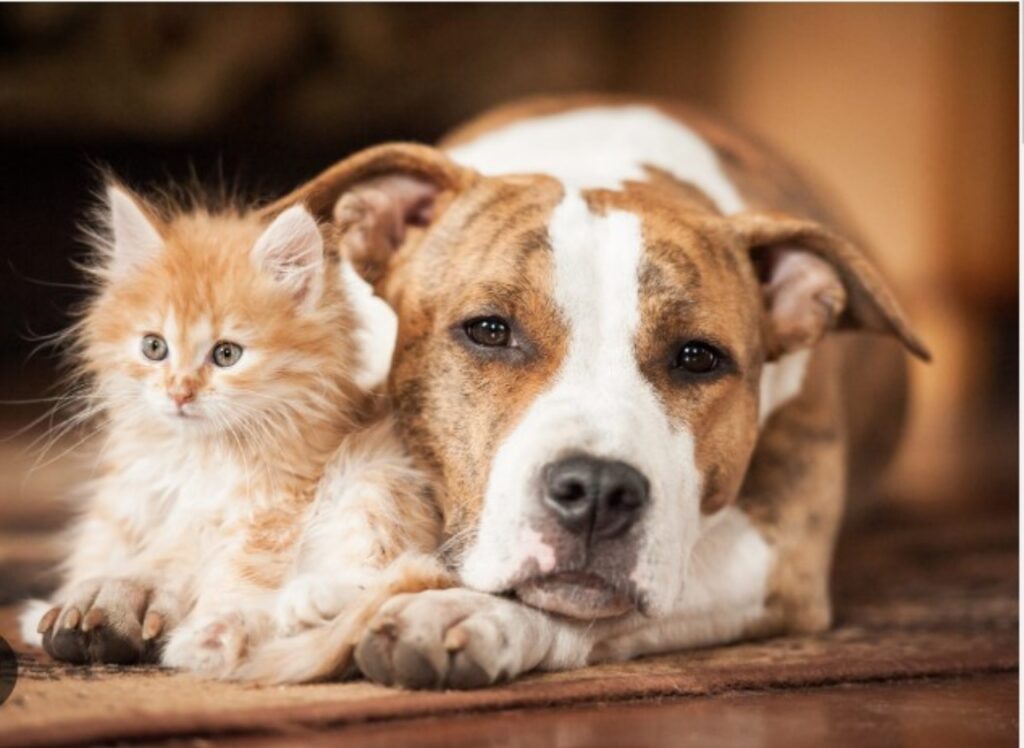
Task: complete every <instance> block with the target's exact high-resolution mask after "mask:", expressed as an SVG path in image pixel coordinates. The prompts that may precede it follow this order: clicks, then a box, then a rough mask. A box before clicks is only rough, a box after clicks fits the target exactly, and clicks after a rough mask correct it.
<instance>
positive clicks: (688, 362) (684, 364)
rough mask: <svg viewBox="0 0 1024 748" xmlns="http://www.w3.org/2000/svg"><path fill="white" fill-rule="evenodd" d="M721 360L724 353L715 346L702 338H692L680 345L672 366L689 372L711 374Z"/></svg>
mask: <svg viewBox="0 0 1024 748" xmlns="http://www.w3.org/2000/svg"><path fill="white" fill-rule="evenodd" d="M721 362H722V354H721V353H719V351H718V350H717V349H716V348H715V347H714V346H712V345H710V344H709V343H705V342H703V341H700V340H691V341H689V342H688V343H683V345H682V347H680V349H679V352H678V353H676V357H675V360H674V361H673V362H672V368H673V369H679V370H682V371H685V372H687V373H689V374H710V373H711V372H713V371H715V370H716V369H717V368H718V367H719V365H720V364H721Z"/></svg>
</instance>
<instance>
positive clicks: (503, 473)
mask: <svg viewBox="0 0 1024 748" xmlns="http://www.w3.org/2000/svg"><path fill="white" fill-rule="evenodd" d="M550 238H551V245H552V248H553V251H554V274H555V284H554V286H555V293H554V296H555V302H556V303H557V305H558V307H559V309H560V311H561V312H562V314H563V316H564V318H565V320H566V322H567V324H568V328H569V345H568V352H567V355H566V359H565V361H564V362H563V364H562V367H561V369H560V371H559V373H558V374H557V375H556V377H555V378H554V381H553V382H552V385H551V387H550V389H548V390H547V391H546V392H544V393H543V394H541V395H540V396H539V397H538V398H537V399H536V400H535V401H534V402H533V403H532V405H531V406H530V407H529V408H528V409H527V411H526V413H525V415H524V417H523V419H522V421H521V422H520V423H519V424H518V425H517V426H516V428H515V429H513V431H512V432H511V433H510V434H509V436H508V437H507V438H506V440H505V442H504V443H503V444H502V445H500V446H499V448H498V450H497V452H496V454H495V458H494V463H493V465H492V469H491V473H490V478H489V482H488V486H487V490H486V494H485V500H484V508H483V513H482V516H481V520H480V525H479V533H478V535H477V539H476V541H475V543H474V544H473V546H472V547H471V549H470V550H469V552H468V553H467V555H466V557H465V559H464V563H463V568H462V576H463V581H464V582H465V583H466V584H467V585H469V586H471V587H475V588H476V589H480V590H483V591H496V590H500V589H503V588H504V586H505V585H507V583H508V581H509V579H510V577H512V576H513V575H514V574H515V573H516V572H517V571H519V569H520V567H521V566H522V565H523V564H524V563H526V562H528V561H531V560H532V561H534V562H536V563H538V564H540V563H541V562H542V561H543V560H544V558H545V556H546V555H547V551H546V550H545V549H544V548H539V547H538V546H540V545H543V543H540V542H539V540H538V539H537V537H536V536H535V535H534V534H532V529H531V524H532V523H533V521H534V520H535V519H536V518H538V517H539V516H541V515H542V513H543V511H544V510H543V508H542V506H541V502H540V497H541V494H540V491H541V486H540V473H541V470H542V468H543V467H544V466H545V465H546V464H548V463H550V462H552V461H555V460H558V459H560V458H561V457H564V456H566V455H567V454H570V453H573V452H587V453H590V454H593V455H596V456H598V457H605V458H609V459H617V460H621V461H623V462H626V463H629V464H631V465H633V466H634V467H636V468H637V469H638V470H640V471H641V472H642V473H643V474H644V475H646V476H647V478H648V480H649V481H650V483H651V492H652V497H651V504H650V506H649V507H648V510H647V512H646V515H645V517H644V519H643V520H642V522H643V526H642V530H643V540H642V541H641V547H640V548H639V555H640V558H641V561H639V562H638V565H637V568H636V570H635V575H634V580H635V581H636V583H637V584H638V585H639V586H640V587H641V588H642V589H643V590H644V592H645V593H646V594H647V595H648V596H649V597H650V604H651V607H652V610H665V609H668V607H669V606H670V605H671V603H672V602H674V601H675V598H676V597H677V594H678V587H679V585H680V583H681V581H682V574H683V570H684V567H685V562H686V556H687V555H688V551H689V548H690V547H691V546H692V543H693V541H694V538H695V535H696V532H697V526H698V517H699V499H700V487H701V480H700V476H699V475H698V472H697V468H696V465H695V460H694V445H693V437H692V435H691V434H690V433H689V431H688V430H686V429H683V428H678V427H676V426H674V425H673V424H672V423H671V422H670V420H669V417H668V414H667V413H666V411H665V408H664V407H663V405H662V403H661V402H660V400H659V399H658V396H657V394H656V392H655V390H654V388H653V387H652V386H651V384H650V383H649V382H648V381H647V380H645V379H644V377H643V375H642V374H641V373H640V370H639V367H638V365H637V362H636V359H635V356H634V339H635V336H636V331H637V327H638V325H639V322H640V311H639V299H638V294H639V288H638V268H639V265H640V258H641V255H642V252H643V238H642V235H641V226H640V220H639V218H638V217H637V216H636V215H633V214H631V213H626V212H623V211H611V212H609V213H608V214H606V215H600V216H599V215H594V214H592V213H591V212H590V210H589V209H588V207H587V205H586V203H585V202H584V200H583V198H582V197H581V196H580V194H579V193H578V192H576V191H574V190H567V192H566V195H565V198H564V199H563V200H562V202H561V203H560V204H559V205H558V207H556V209H555V210H554V212H553V214H552V218H551V225H550Z"/></svg>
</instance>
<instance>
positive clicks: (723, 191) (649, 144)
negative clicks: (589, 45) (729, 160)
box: [448, 106, 744, 213]
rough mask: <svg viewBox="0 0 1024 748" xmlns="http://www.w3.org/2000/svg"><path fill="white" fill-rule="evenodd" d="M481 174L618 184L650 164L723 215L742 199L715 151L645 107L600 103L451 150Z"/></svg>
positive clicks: (580, 185) (640, 175)
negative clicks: (690, 186) (709, 201)
mask: <svg viewBox="0 0 1024 748" xmlns="http://www.w3.org/2000/svg"><path fill="white" fill-rule="evenodd" d="M448 155H449V156H451V157H452V158H453V159H454V160H455V161H456V162H458V163H460V164H463V165H464V166H469V167H472V168H474V169H476V170H477V171H479V172H481V173H483V174H487V175H498V174H549V175H551V176H553V177H555V178H557V179H559V180H561V181H562V183H563V184H565V185H566V187H570V188H575V189H586V188H604V189H610V190H614V189H619V188H621V187H622V185H623V182H625V181H637V182H643V181H646V180H647V178H648V174H647V173H646V172H645V171H644V166H656V167H658V168H659V169H663V170H665V171H667V172H669V173H670V174H672V175H673V176H674V177H675V178H676V179H679V180H681V181H684V182H689V183H691V184H693V185H696V186H697V187H699V188H700V189H701V190H703V191H704V193H705V194H707V195H708V197H710V198H711V199H712V200H713V201H714V202H715V204H716V205H717V206H718V208H719V209H720V210H721V211H722V212H723V213H735V212H737V211H739V210H742V209H743V207H744V205H743V200H742V198H741V197H740V195H739V192H738V191H737V190H736V188H735V186H734V185H733V184H732V182H730V181H729V179H728V177H727V176H726V175H725V172H724V171H722V167H721V165H720V164H719V163H718V158H717V157H716V155H715V152H714V150H713V149H712V148H711V147H710V146H709V145H708V144H707V143H706V142H705V141H704V140H703V139H701V138H700V136H698V135H697V134H696V133H695V132H693V130H691V129H690V128H688V127H687V126H686V125H684V124H683V123H682V122H680V121H679V120H677V119H675V118H673V117H669V116H668V115H666V114H664V113H663V112H661V111H659V110H658V109H656V108H654V107H650V106H617V107H616V106H602V107H593V108H588V109H576V110H573V111H570V112H565V113H562V114H553V115H549V116H546V117H535V118H531V119H527V120H522V121H520V122H514V123H512V124H510V125H508V126H507V127H503V128H499V129H497V130H494V131H492V132H489V133H487V134H485V135H483V136H481V137H479V138H477V139H476V140H473V141H471V142H469V143H465V144H463V145H460V146H457V147H455V148H452V149H451V150H449V152H448Z"/></svg>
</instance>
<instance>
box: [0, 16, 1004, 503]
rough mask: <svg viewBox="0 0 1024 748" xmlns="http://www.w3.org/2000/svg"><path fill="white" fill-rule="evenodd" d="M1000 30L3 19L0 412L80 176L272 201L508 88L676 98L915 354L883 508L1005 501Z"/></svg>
mask: <svg viewBox="0 0 1024 748" xmlns="http://www.w3.org/2000/svg"><path fill="white" fill-rule="evenodd" d="M1016 13H1017V10H1016V6H1014V5H1009V4H1003V5H998V6H997V5H971V6H965V5H884V6H883V5H858V6H818V5H764V6H760V5H732V4H729V5H709V6H698V5H658V6H646V5H635V4H630V5H565V6H554V5H522V6H518V5H487V6H472V5H458V6H437V5H416V6H412V5H409V6H403V5H387V6H383V5H382V6H375V5H346V6H324V5H315V6H314V5H310V6H277V5H260V6H247V5H231V6H226V5H225V6H217V5H205V6H182V5H167V6H148V5H147V6H96V5H88V6H85V5H82V6H79V5H31V6H29V5H5V6H2V7H0V174H2V175H3V179H2V180H0V228H2V230H3V233H2V234H0V241H2V242H3V254H2V263H0V386H2V387H3V390H0V399H5V398H8V399H13V398H15V397H21V396H22V395H23V393H32V392H34V391H37V390H38V389H40V388H41V387H42V386H43V385H45V384H47V383H49V382H50V381H51V380H52V379H53V369H54V363H55V358H54V354H52V353H50V352H48V351H41V352H39V353H38V354H36V355H35V356H34V357H33V358H31V359H30V358H29V354H30V352H31V351H32V350H33V348H34V347H36V342H35V341H34V340H33V338H34V336H38V335H45V334H49V333H52V332H54V331H56V330H59V329H61V328H62V327H63V326H65V325H66V324H67V314H68V310H69V308H70V307H72V306H73V304H74V303H75V302H76V301H77V300H78V299H80V298H81V293H82V292H81V289H80V288H78V287H77V284H78V283H79V282H80V277H79V275H78V274H77V273H76V272H75V270H74V269H73V267H72V265H71V259H72V258H74V257H76V256H80V255H81V253H82V251H83V248H82V246H81V244H80V243H78V242H77V240H76V226H77V225H78V224H79V222H80V221H81V219H82V217H83V214H84V213H85V211H86V210H87V208H88V207H89V205H90V204H91V200H92V198H91V194H92V192H93V191H94V190H95V189H96V187H97V185H98V178H97V165H108V166H110V167H111V168H112V169H113V171H114V172H115V173H116V174H118V175H120V176H121V177H122V178H124V179H125V180H126V181H127V182H128V183H129V184H130V185H133V186H136V187H139V186H142V187H145V186H147V185H159V184H166V183H167V182H168V181H176V182H181V181H186V180H190V179H192V178H193V177H194V176H195V177H197V178H198V181H199V182H200V183H203V184H206V185H216V184H218V183H222V182H227V183H232V184H237V185H238V186H239V187H240V188H241V189H242V191H243V192H244V193H246V194H249V195H251V196H253V197H270V196H273V195H276V194H279V193H281V192H283V191H285V190H287V189H289V188H291V187H293V186H295V185H296V184H298V183H299V182H301V181H303V180H304V179H306V178H308V177H310V176H312V175H313V174H315V173H316V172H318V171H319V170H321V169H322V168H324V167H325V166H327V165H329V164H330V163H332V162H334V161H336V160H337V159H339V158H341V157H343V156H344V155H346V154H348V153H350V152H351V151H353V150H355V149H358V148H361V147H364V146H367V145H370V144H373V143H377V142H381V141H384V140H390V139H411V140H422V141H428V142H429V141H431V140H433V139H435V138H436V137H437V136H439V135H440V134H441V133H443V132H444V131H445V130H446V129H448V128H449V127H451V126H453V125H455V124H457V123H458V122H460V121H461V120H463V119H465V118H466V117H469V116H471V115H472V114H474V113H476V112H478V111H480V110H482V109H484V108H486V107H488V106H491V105H494V104H497V103H500V102H502V101H506V100H508V99H510V98H513V97H516V96H521V95H528V94H534V93H541V92H557V91H577V90H610V91H624V92H638V93H646V94H657V95H666V96H675V97H680V98H685V99H687V100H689V101H691V102H695V103H697V104H700V105H703V106H705V107H707V108H710V109H712V110H716V111H718V112H719V113H721V114H723V115H724V116H725V117H726V118H728V119H732V120H734V121H737V122H740V123H742V124H743V125H744V126H745V127H746V128H747V129H750V130H753V131H754V132H757V133H759V134H761V135H763V136H765V137H766V139H768V140H769V141H770V142H774V143H776V144H777V145H778V146H780V147H781V149H782V150H783V151H784V152H788V153H789V154H791V155H792V156H793V157H794V160H795V161H796V162H797V163H798V164H800V165H801V166H803V167H804V168H806V169H807V170H808V171H809V172H810V173H811V174H812V175H813V176H815V177H817V178H819V181H823V182H824V183H825V184H827V185H828V186H829V187H830V188H831V189H832V192H833V193H834V194H835V195H836V196H838V198H839V199H840V201H841V202H842V204H843V205H844V206H845V207H846V208H847V212H848V213H849V214H850V215H851V216H852V218H853V220H854V223H855V224H857V225H858V226H859V227H860V228H862V229H863V232H864V234H865V235H866V236H867V237H868V238H869V239H870V241H871V242H872V244H873V245H874V247H875V249H876V250H877V253H878V256H879V257H880V260H881V263H882V265H883V267H884V270H885V271H886V272H887V274H888V275H889V276H890V277H891V278H892V279H893V280H894V282H895V284H896V286H897V288H898V289H899V291H900V292H901V297H902V298H903V299H904V300H905V301H906V304H907V306H908V307H909V309H910V312H911V316H912V317H913V318H914V319H915V320H916V322H917V324H918V327H919V328H920V331H921V332H922V334H923V336H924V337H925V339H926V340H927V341H928V342H929V343H930V345H931V346H932V348H933V350H934V352H935V353H936V362H935V364H934V365H932V366H931V367H924V366H921V365H917V364H915V365H914V370H913V375H914V378H915V384H916V390H915V391H916V395H915V403H914V406H915V417H914V423H913V426H912V429H911V433H910V437H909V439H908V447H907V451H906V453H905V454H904V455H903V458H902V461H901V463H900V469H899V471H898V472H897V473H896V481H897V483H896V485H897V486H898V488H899V491H898V492H899V493H900V494H901V495H904V496H908V497H911V499H910V500H928V501H934V500H936V498H935V497H938V496H943V497H950V498H953V499H957V500H961V501H971V502H977V503H984V502H986V501H991V500H992V499H991V496H993V495H995V494H994V493H992V492H986V491H985V490H984V488H983V487H987V486H996V487H999V488H1006V489H1009V488H1010V487H1012V488H1013V491H1012V496H1013V497H1015V496H1016V481H1017V467H1016V464H1017V463H1016V461H1017V338H1018V332H1017V303H1018V295H1017V294H1018V291H1017V278H1018V269H1017V241H1018V224H1017V210H1018V193H1017V142H1016V139H1017V123H1016V119H1017V105H1016V99H1017V91H1018V88H1017V86H1018V72H1017V71H1018V68H1017V64H1018V63H1017V59H1018V58H1017V17H1016ZM18 407H19V406H14V405H6V406H2V405H0V408H5V409H6V410H7V412H8V413H20V411H19V410H18ZM15 420H17V419H15ZM999 495H1005V496H1010V495H1011V494H1010V492H1009V490H1007V492H1006V493H1003V492H1001V491H1000V492H999ZM915 497H927V499H921V498H915Z"/></svg>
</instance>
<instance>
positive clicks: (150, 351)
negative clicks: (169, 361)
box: [142, 335, 167, 361]
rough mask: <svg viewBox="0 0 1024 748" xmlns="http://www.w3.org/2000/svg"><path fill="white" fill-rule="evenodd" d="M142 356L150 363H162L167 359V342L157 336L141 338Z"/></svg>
mask: <svg viewBox="0 0 1024 748" xmlns="http://www.w3.org/2000/svg"><path fill="white" fill-rule="evenodd" d="M142 355H143V356H145V357H146V358H148V359H149V360H150V361H163V360H164V359H165V358H167V341H166V340H164V339H163V338H161V337H160V336H159V335H146V336H145V337H143V338H142Z"/></svg>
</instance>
